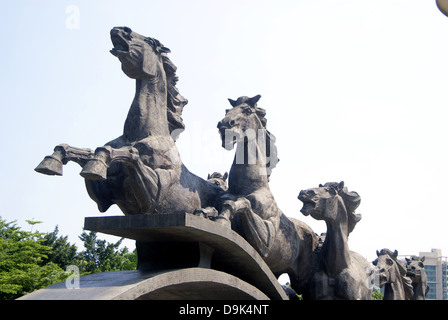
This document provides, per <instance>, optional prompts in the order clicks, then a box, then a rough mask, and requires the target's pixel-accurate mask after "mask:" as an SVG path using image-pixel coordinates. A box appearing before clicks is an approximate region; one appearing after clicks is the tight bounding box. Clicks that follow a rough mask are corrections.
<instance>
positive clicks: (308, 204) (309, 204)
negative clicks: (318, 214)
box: [298, 191, 316, 216]
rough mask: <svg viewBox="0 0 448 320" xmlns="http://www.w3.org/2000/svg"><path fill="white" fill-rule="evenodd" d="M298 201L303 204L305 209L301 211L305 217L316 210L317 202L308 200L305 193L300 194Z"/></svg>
mask: <svg viewBox="0 0 448 320" xmlns="http://www.w3.org/2000/svg"><path fill="white" fill-rule="evenodd" d="M298 199H299V200H300V201H302V202H303V207H302V209H300V212H302V213H303V214H304V215H305V216H308V215H310V214H311V212H313V211H314V210H315V209H316V202H315V201H313V200H311V199H309V198H307V196H306V195H305V193H304V192H303V191H301V192H300V194H299V196H298Z"/></svg>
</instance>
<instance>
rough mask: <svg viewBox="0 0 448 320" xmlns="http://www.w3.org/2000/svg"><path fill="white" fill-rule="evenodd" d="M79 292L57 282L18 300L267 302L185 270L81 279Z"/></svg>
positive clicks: (230, 280) (248, 288)
mask: <svg viewBox="0 0 448 320" xmlns="http://www.w3.org/2000/svg"><path fill="white" fill-rule="evenodd" d="M79 280H80V285H79V289H67V288H66V285H65V282H60V283H57V284H54V285H52V286H49V287H47V288H44V289H40V290H37V291H35V292H32V293H30V294H28V295H25V296H23V297H21V298H19V300H268V299H269V298H268V297H267V296H266V295H265V294H264V293H263V292H261V291H260V290H258V289H257V288H255V287H254V286H252V285H250V284H249V283H247V282H245V281H242V280H241V279H239V278H236V277H234V276H232V275H229V274H227V273H224V272H221V271H216V270H211V269H204V268H188V269H181V270H174V271H173V270H171V271H167V272H159V273H144V272H140V271H111V272H103V273H96V274H91V275H87V276H83V277H81V278H80V279H79Z"/></svg>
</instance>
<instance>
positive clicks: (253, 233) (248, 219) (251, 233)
mask: <svg viewBox="0 0 448 320" xmlns="http://www.w3.org/2000/svg"><path fill="white" fill-rule="evenodd" d="M235 205H236V211H235V215H237V216H238V217H239V219H240V223H241V228H242V232H243V237H244V238H245V239H246V240H247V242H249V243H250V244H251V245H252V246H253V247H254V248H255V250H257V251H258V253H259V254H260V255H261V256H262V257H263V258H264V259H266V258H267V257H268V255H269V253H270V251H271V248H272V245H273V243H274V240H275V227H274V224H273V223H272V222H271V221H269V220H263V219H262V218H261V217H260V216H259V215H257V214H256V213H255V212H253V210H252V206H251V204H250V201H249V200H247V199H246V198H242V199H238V200H237V201H236V202H235Z"/></svg>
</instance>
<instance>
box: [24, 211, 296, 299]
mask: <svg viewBox="0 0 448 320" xmlns="http://www.w3.org/2000/svg"><path fill="white" fill-rule="evenodd" d="M84 229H86V230H90V231H95V232H102V233H106V234H110V235H115V236H119V237H124V238H128V239H134V240H136V247H137V254H138V270H137V271H117V272H105V273H100V274H92V275H87V276H84V277H81V278H80V280H81V282H80V289H66V286H65V283H59V284H56V285H53V286H50V287H47V288H45V289H42V290H38V291H36V292H34V293H31V294H29V295H27V296H24V297H22V298H23V299H85V300H90V299H189V300H191V299H201V300H202V299H232V300H233V299H275V300H287V299H288V297H287V295H286V294H285V292H284V290H283V288H282V287H281V286H280V284H279V283H278V281H277V278H276V277H275V276H274V274H273V273H272V272H271V270H270V269H269V267H268V266H267V265H266V263H265V262H264V260H263V259H262V258H261V257H260V255H259V254H258V253H257V252H256V251H255V249H254V248H253V247H252V246H251V245H250V244H249V243H248V242H246V240H244V239H243V238H242V237H241V236H240V235H239V234H238V233H236V232H234V231H233V230H231V229H230V228H227V227H225V226H222V225H220V224H218V223H216V222H213V221H211V220H208V219H206V218H202V217H199V216H195V215H192V214H187V213H183V214H151V215H134V216H111V217H93V218H89V217H88V218H85V224H84Z"/></svg>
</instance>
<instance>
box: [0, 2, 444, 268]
mask: <svg viewBox="0 0 448 320" xmlns="http://www.w3.org/2000/svg"><path fill="white" fill-rule="evenodd" d="M69 5H75V6H77V8H79V29H72V30H71V29H69V28H67V26H66V22H67V19H68V18H69V14H67V13H66V8H67V7H68V6H69ZM0 24H1V29H2V31H3V32H2V50H0V63H1V68H2V72H1V74H0V79H1V80H0V81H1V85H0V106H1V111H0V112H1V114H0V119H1V122H2V123H1V125H0V133H1V136H2V143H3V145H2V157H1V158H0V168H1V173H2V175H1V182H2V183H1V184H0V216H2V218H3V219H7V220H8V221H11V220H15V219H16V220H17V222H18V224H19V225H20V226H22V227H24V228H28V226H27V225H26V223H25V220H26V219H34V220H41V221H43V222H44V223H43V224H41V225H39V227H38V230H40V231H42V232H48V231H52V230H53V229H54V227H55V226H56V225H59V229H60V234H61V235H68V236H69V241H70V242H77V243H78V244H80V242H79V241H78V238H77V237H78V235H79V234H81V232H82V227H83V224H84V217H86V216H99V215H101V214H100V213H99V212H98V211H97V209H96V204H95V203H94V202H93V201H92V200H91V199H90V198H89V197H88V195H87V192H86V190H85V187H84V181H83V179H82V178H81V177H80V176H79V172H80V170H81V168H80V167H79V166H78V165H77V164H75V163H70V164H69V165H67V166H65V167H64V176H63V177H49V176H44V175H40V174H38V173H36V172H34V168H35V167H36V166H37V165H38V164H39V162H40V161H41V160H42V158H43V157H44V156H45V155H48V154H51V153H52V150H53V147H54V146H55V145H57V144H59V143H68V144H70V145H73V146H77V147H88V148H91V149H95V148H96V147H98V146H101V145H103V144H104V143H106V142H107V141H110V140H112V139H113V138H116V137H118V136H119V135H120V134H121V133H122V129H123V124H124V120H125V118H126V114H127V112H128V109H129V106H130V104H131V101H132V98H133V95H134V81H133V80H131V79H129V78H127V77H126V76H125V75H124V74H123V73H122V71H121V69H120V64H119V62H118V60H117V59H116V58H115V57H114V56H112V55H111V54H110V53H109V52H108V51H109V50H110V49H111V47H112V45H111V41H110V38H109V31H110V29H111V28H112V27H114V26H128V27H131V28H132V29H133V30H134V31H136V32H138V33H141V34H143V35H145V36H151V37H154V38H156V39H159V40H160V41H161V42H162V43H163V44H164V45H165V46H167V47H169V48H170V49H171V51H172V53H171V54H170V57H171V59H172V61H173V62H174V64H175V65H176V66H177V67H178V76H179V78H180V80H179V83H178V88H179V90H180V92H181V94H182V95H183V96H185V97H186V98H187V99H188V100H189V103H188V105H187V106H186V107H185V109H184V114H183V118H184V121H185V123H186V126H187V129H186V131H185V132H184V133H183V134H182V135H181V137H180V138H179V140H178V147H179V149H180V153H181V157H182V159H183V161H184V163H185V164H186V165H187V167H188V168H189V169H190V171H192V172H193V173H195V174H197V175H199V176H202V177H204V178H205V177H206V176H207V174H208V173H211V172H214V171H221V172H224V171H227V170H229V169H230V165H231V162H232V158H233V151H232V152H229V151H225V150H224V149H222V148H221V143H220V139H219V135H218V132H217V129H216V124H217V122H218V121H219V120H221V119H222V117H223V116H224V112H225V111H224V110H225V109H226V108H229V106H230V104H228V101H227V98H232V99H236V98H238V97H239V96H242V95H247V96H254V95H256V94H261V95H262V98H261V100H260V101H259V103H258V106H259V107H261V108H264V109H266V110H267V119H268V129H269V130H270V131H271V132H272V133H273V134H274V135H275V136H276V137H277V146H278V149H279V157H280V159H281V161H280V163H279V164H278V166H277V167H276V168H275V169H274V171H273V174H272V176H271V184H270V185H271V189H272V191H273V194H274V196H275V197H276V200H277V202H278V204H279V206H280V208H281V209H282V210H283V212H284V213H285V214H286V215H288V216H291V217H294V218H298V219H301V220H303V221H305V222H306V223H308V224H309V225H310V226H311V227H312V228H313V230H314V231H315V232H316V233H321V232H325V230H326V227H325V223H324V222H322V221H315V220H313V219H312V218H311V217H304V216H303V215H302V214H301V213H300V211H299V210H300V208H301V207H302V203H301V202H300V201H299V200H298V199H297V195H298V194H299V192H300V190H302V189H307V188H310V187H316V186H318V184H319V183H325V182H328V181H340V180H344V181H345V184H346V186H347V187H348V188H349V189H350V190H353V191H357V192H358V193H359V194H360V195H361V198H362V202H361V205H360V207H359V209H358V213H362V214H363V219H362V220H361V222H360V223H358V225H357V226H356V228H355V230H354V231H353V233H352V234H351V235H350V239H349V246H350V249H351V250H353V251H357V252H359V253H361V254H362V255H364V256H365V257H366V258H367V259H368V260H369V261H371V260H373V259H374V258H375V256H376V255H375V251H376V250H377V249H378V250H379V249H382V248H386V247H387V248H390V249H392V250H395V249H397V250H398V252H399V253H400V254H418V253H419V252H420V251H430V250H431V248H440V249H442V253H443V254H444V255H448V241H447V236H446V234H447V231H448V210H447V208H445V205H446V199H447V191H448V189H447V186H446V183H447V181H448V169H447V164H448V149H447V143H446V138H447V136H448V126H446V120H447V118H448V109H447V106H448V101H447V100H448V96H447V92H448V90H447V88H448V59H447V57H448V17H446V16H444V15H442V13H441V12H440V11H439V10H438V9H437V7H436V4H435V1H422V0H352V1H350V0H321V1H315V0H299V1H297V0H296V1H285V0H276V1H260V0H256V1H255V0H254V1H247V0H237V1H233V0H232V1H229V0H226V1H210V0H207V1H205V0H204V1H199V0H198V1H174V0H173V1H137V0H134V1H110V0H108V1H76V0H71V1H2V2H1V3H0ZM106 215H121V212H120V211H119V210H118V209H117V208H111V209H110V210H109V211H108V212H107V213H106ZM108 239H114V240H116V239H117V238H108ZM128 246H129V247H131V246H132V242H131V243H130V244H129V245H128Z"/></svg>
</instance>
